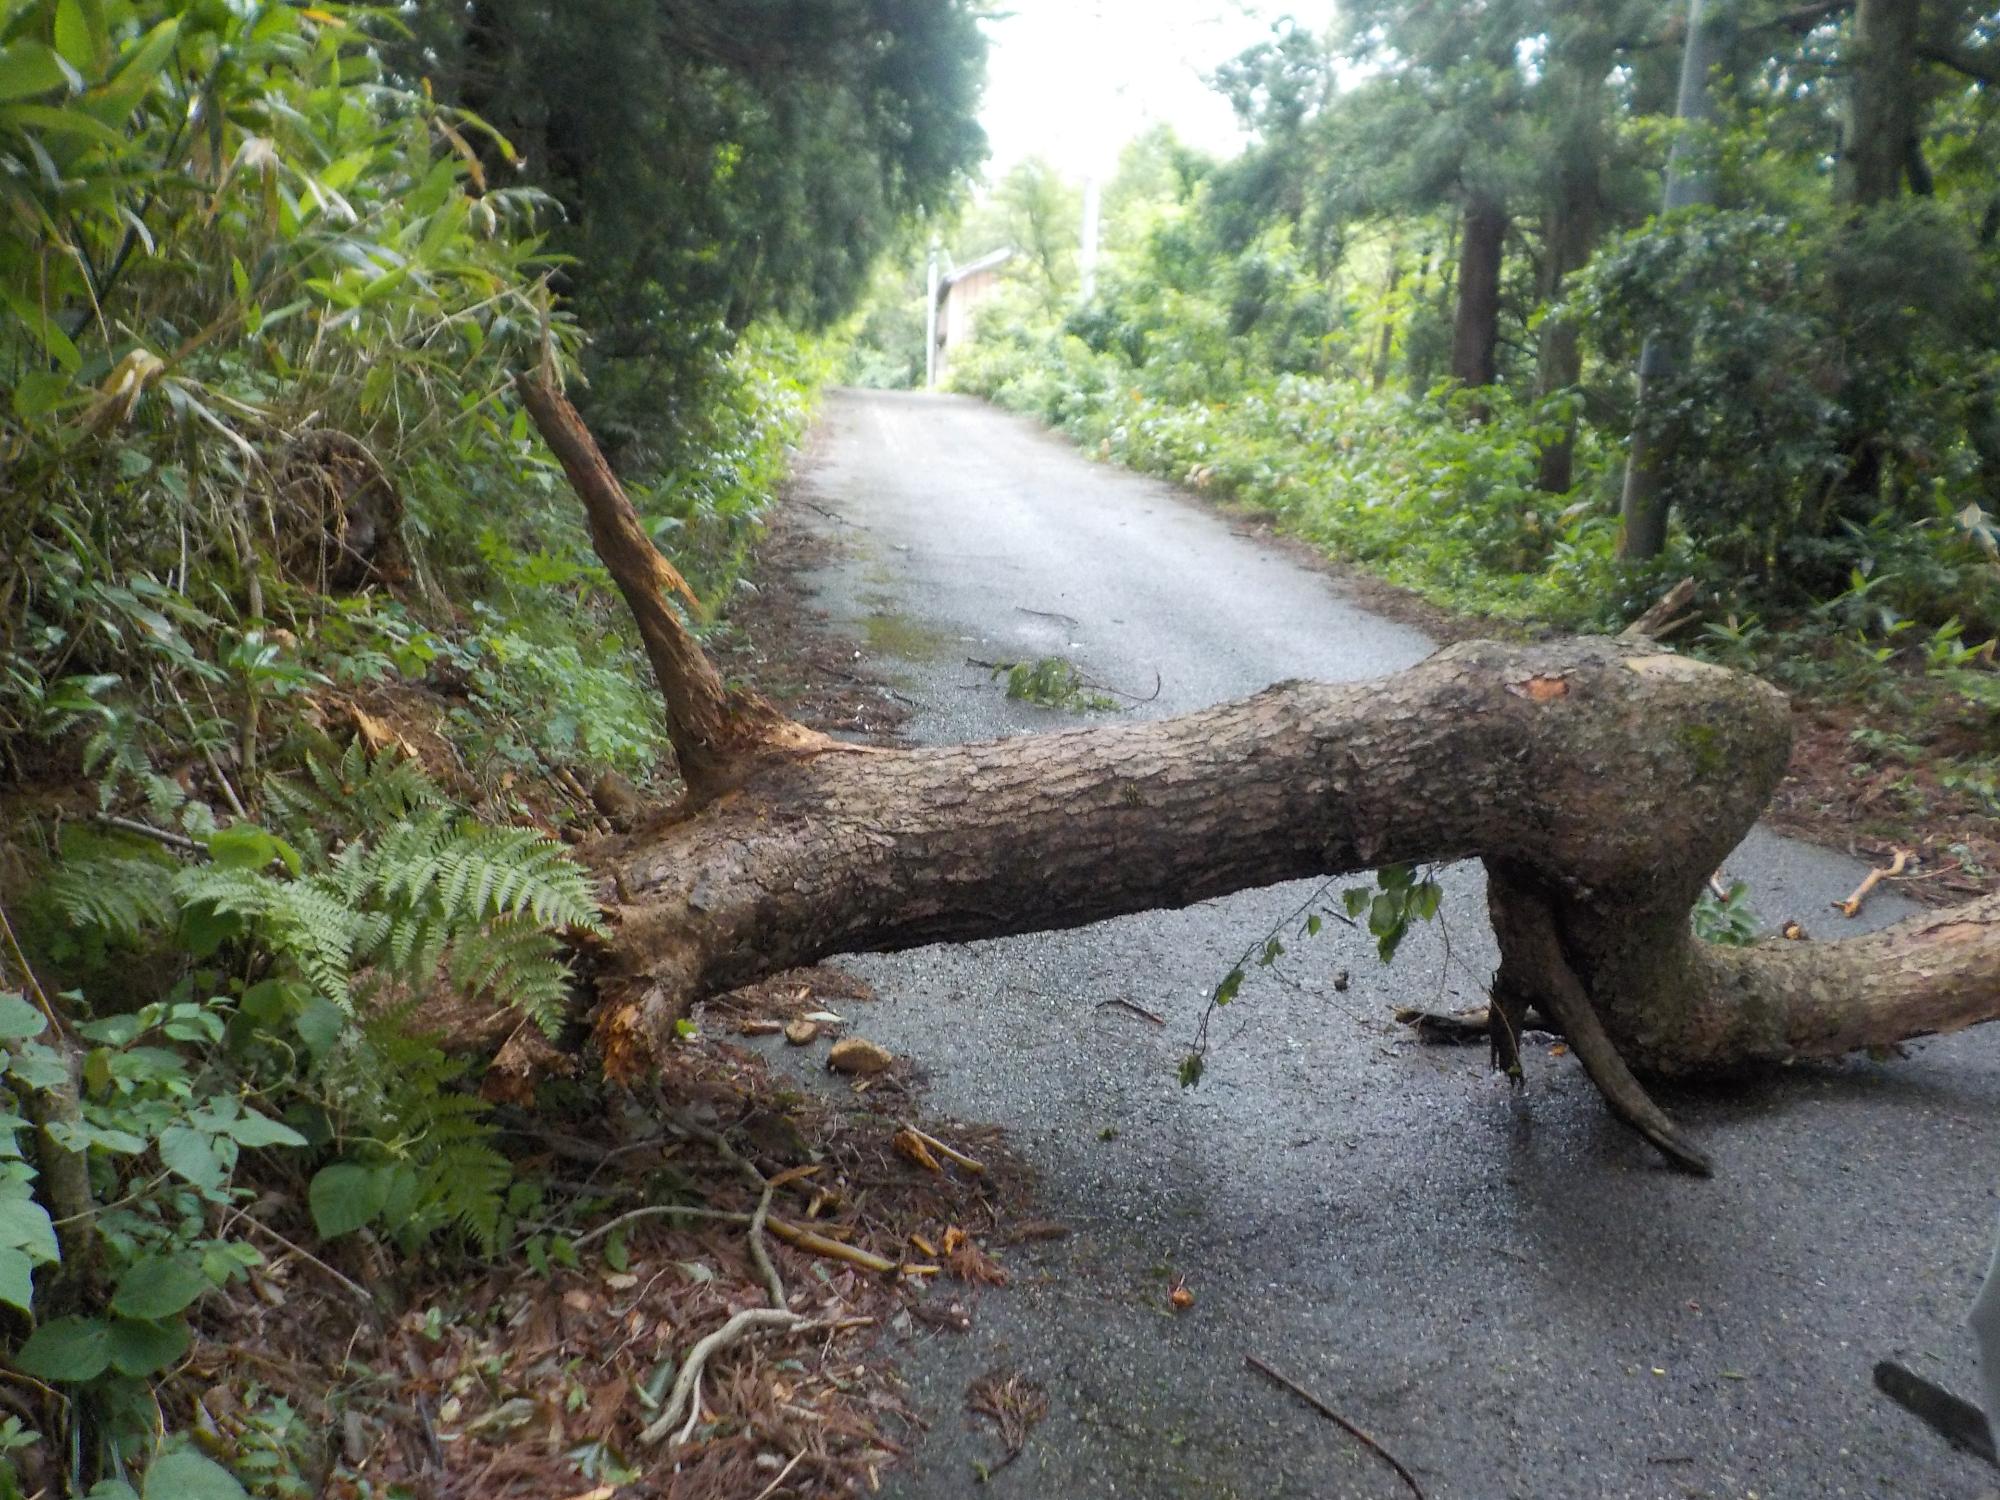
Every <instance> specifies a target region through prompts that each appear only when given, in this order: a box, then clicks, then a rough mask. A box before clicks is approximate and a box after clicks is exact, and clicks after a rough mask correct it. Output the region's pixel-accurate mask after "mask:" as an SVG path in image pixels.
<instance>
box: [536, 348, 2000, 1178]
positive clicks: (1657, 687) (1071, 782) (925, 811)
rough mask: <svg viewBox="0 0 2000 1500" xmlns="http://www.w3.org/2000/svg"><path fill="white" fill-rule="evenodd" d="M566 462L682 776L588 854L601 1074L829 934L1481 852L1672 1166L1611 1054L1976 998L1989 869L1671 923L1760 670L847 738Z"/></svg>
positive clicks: (1600, 1062)
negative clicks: (761, 687)
mask: <svg viewBox="0 0 2000 1500" xmlns="http://www.w3.org/2000/svg"><path fill="white" fill-rule="evenodd" d="M524 389H526V383H525V382H524ZM547 394H548V393H547V392H546V390H545V389H544V390H543V391H542V392H540V393H538V394H537V395H535V396H531V397H530V399H531V401H535V402H537V403H538V404H539V405H540V406H541V411H539V412H537V421H538V423H542V422H543V421H544V417H545V416H547V415H550V414H553V416H554V417H555V418H562V417H563V416H564V414H565V413H566V414H567V420H568V421H570V422H574V421H575V418H574V413H573V412H567V404H566V403H564V404H563V405H562V406H552V405H551V404H550V403H549V402H548V401H547V399H546V397H547ZM558 399H559V398H558ZM533 410H535V407H533V406H531V411H533ZM549 426H553V427H555V429H556V430H557V431H558V432H561V431H563V430H564V427H563V425H562V423H561V422H559V421H554V420H552V421H550V422H549V423H548V425H547V426H545V431H546V430H548V427H549ZM574 432H575V433H578V434H581V433H582V427H581V423H580V422H578V423H575V427H574ZM588 441H589V440H588V435H587V434H583V435H582V438H581V442H582V444H584V445H587V444H588ZM559 451H560V450H559ZM593 453H594V450H593V449H590V448H588V447H587V446H586V447H585V448H584V450H583V455H584V457H586V458H588V457H589V456H591V455H592V454H593ZM565 465H566V467H567V468H568V469H569V471H570V473H571V475H572V478H573V479H577V477H578V475H579V474H581V475H582V476H584V479H587V480H588V481H589V482H590V483H591V484H592V485H593V486H595V493H594V494H593V493H590V492H586V493H584V495H583V498H584V500H585V503H586V505H587V506H590V507H591V509H592V535H593V537H594V538H595V539H596V540H597V542H598V545H599V548H600V551H601V552H604V551H609V552H610V553H611V554H612V555H609V556H606V559H605V560H606V563H607V566H609V567H610V568H611V570H612V573H613V576H614V577H615V578H617V579H618V580H619V584H620V587H621V589H623V590H624V592H625V596H626V598H627V600H628V602H630V603H631V604H632V607H633V612H634V614H635V616H637V617H638V618H639V619H640V621H641V623H642V632H644V634H645V639H646V641H647V647H648V654H649V657H650V659H651V660H652V663H653V667H654V670H655V672H656V673H657V674H658V675H659V677H660V680H661V685H662V689H663V691H664V692H665V694H666V696H667V699H668V702H669V704H670V705H679V707H678V708H677V709H676V710H675V712H674V713H673V715H672V718H671V722H672V723H674V724H675V725H676V726H678V727H677V729H676V733H677V735H678V734H683V733H689V732H690V730H691V728H692V730H693V737H692V738H690V739H689V740H688V742H687V749H686V750H684V751H683V761H684V764H688V763H690V762H692V764H693V765H694V766H695V767H698V768H699V769H698V771H697V772H696V773H695V774H697V775H698V776H699V777H700V778H701V784H702V785H703V786H704V787H705V788H706V789H707V790H706V794H705V795H700V796H696V797H691V798H690V799H689V800H688V802H687V803H685V804H684V805H683V806H682V807H681V808H680V809H678V810H677V811H676V812H674V813H673V814H670V815H668V816H666V817H664V818H656V819H654V820H651V821H650V822H649V823H647V824H645V825H644V826H642V827H640V828H638V829H636V830H635V831H634V832H633V833H631V834H629V835H624V836H621V837H620V838H617V839H613V840H608V841H606V842H604V843H602V844H599V845H597V846H595V847H594V848H592V849H591V850H590V851H588V853H589V857H590V858H591V860H592V862H593V864H594V865H595V866H596V867H597V868H598V869H600V870H601V871H603V872H604V874H605V875H606V876H607V885H608V893H607V894H608V895H610V896H611V897H612V899H608V900H607V906H608V912H607V915H608V918H609V920H610V923H611V926H612V933H611V936H610V938H609V939H608V940H607V941H606V942H605V944H604V947H603V950H602V952H601V954H600V955H599V957H600V959H601V963H600V965H599V969H598V972H599V984H598V1005H597V1009H596V1013H595V1028H596V1036H597V1040H598V1043H599V1045H600V1048H601V1050H602V1054H603V1058H604V1064H605V1068H606V1071H607V1072H608V1073H610V1074H611V1075H612V1076H614V1077H626V1078H629V1077H632V1076H636V1075H638V1074H640V1073H643V1072H645V1071H646V1070H648V1069H649V1068H650V1067H651V1066H652V1065H653V1063H654V1061H655V1060H656V1059H657V1058H658V1057H659V1056H661V1055H662V1054H663V1052H664V1050H665V1049H666V1048H667V1047H668V1046H670V1045H671V1044H672V1042H673V1039H674V1036H675V1023H676V1022H677V1021H679V1020H680V1019H682V1018H683V1017H684V1016H685V1014H686V1012H687V1009H688V1007H689V1006H690V1005H691V1004H692V1003H694V1002H695V1001H696V1000H699V999H700V998H702V997H704V996H706V995H709V994H713V993H715V992H717V991H720V990H723V989H727V988H730V987H733V986H737V985H742V984H746V983H749V982H751V981H753V980H755V979H757V978H759V977H761V976H763V975H766V974H770V973H773V972H776V971H778V970H781V969H786V968H792V967H796V966H799V965H803V964H810V963H814V962H817V961H819V960H821V959H824V958H827V957H830V956H833V955H837V954H841V953H851V952H862V951H874V952H885V951H892V950H896V949H902V948H910V947H916V946H920V945H922V944H926V943H933V942H952V941H957V942H963V941H971V940H975V939H981V938H993V937H1005V936H1010V935H1014V934H1020V933H1027V932H1039V931H1047V930H1052V929H1057V928H1068V927H1078V926H1082V925H1085V924H1087V923H1091V922H1097V921H1102V920H1104V919H1106V918H1109V917H1115V916H1122V915H1127V914H1130V913H1134V912H1141V911H1149V910H1154V909H1163V908H1175V907H1183V906H1188V905H1191V904H1193V903H1195V902H1198V901H1204V900H1209V899H1211V898H1214V897H1217V896H1222V895H1227V894H1230V893H1232V892H1235V891H1239V890H1246V889H1250V888H1253V887H1259V886H1265V885H1271V884H1275V883H1278V882H1281V881H1286V880H1296V879H1304V878H1315V877H1320V878H1323V877H1326V876H1331V875H1339V874H1344V873H1349V872H1356V871H1362V870H1367V869H1372V868H1376V867H1378V866H1381V865H1385V864H1397V863H1418V862H1429V861H1444V860H1456V859H1464V858H1473V857H1477V858H1480V859H1482V860H1483V861H1484V862H1485V864H1486V867H1487V870H1488V874H1489V880H1490V884H1491V890H1492V893H1493V894H1492V900H1493V907H1494V916H1495V930H1496V935H1497V936H1498V938H1499V943H1500V951H1501V969H1500V976H1499V980H1498V983H1497V985H1496V990H1497V992H1498V993H1500V994H1502V995H1507V996H1513V997H1516V998H1517V999H1518V1000H1519V1001H1520V1002H1522V1003H1523V1004H1525V1003H1526V1002H1533V1003H1535V1004H1537V1005H1539V1006H1540V1007H1541V1008H1542V1009H1544V1010H1545V1011H1547V1012H1549V1013H1551V1014H1553V1015H1554V1016H1555V1017H1556V1018H1557V1019H1558V1020H1559V1021H1560V1022H1561V1023H1562V1024H1563V1026H1564V1029H1565V1030H1566V1031H1567V1032H1568V1033H1569V1034H1570V1040H1571V1045H1572V1047H1573V1048H1574V1049H1575V1050H1576V1052H1577V1055H1578V1057H1579V1059H1580V1060H1581V1061H1583V1062H1584V1064H1585V1066H1586V1069H1587V1070H1588V1072H1589V1074H1590V1076H1591V1078H1592V1081H1593V1082H1594V1083H1596V1084H1597V1085H1598V1087H1599V1088H1600V1090H1602V1091H1603V1092H1604V1094H1605V1096H1606V1099H1607V1101H1608V1102H1609V1103H1610V1105H1611V1107H1612V1108H1613V1110H1614V1112H1615V1113H1617V1114H1618V1116H1619V1118H1621V1119H1623V1120H1624V1121H1625V1122H1626V1123H1628V1124H1630V1125H1632V1126H1634V1128H1636V1129H1638V1130H1639V1131H1640V1132H1641V1133H1642V1134H1643V1135H1645V1136H1646V1137H1647V1139H1649V1140H1650V1141H1652V1142H1653V1143H1654V1144H1655V1145H1656V1146H1657V1147H1659V1149H1660V1150H1662V1152H1664V1153H1665V1154H1666V1155H1667V1156H1668V1158H1669V1159H1670V1160H1672V1161H1674V1162H1675V1163H1676V1164H1677V1165H1679V1166H1682V1167H1685V1168H1688V1169H1691V1170H1703V1169H1705V1167H1706V1159H1705V1158H1704V1157H1703V1156H1702V1154H1701V1153H1700V1151H1699V1150H1698V1149H1697V1148H1696V1147H1694V1146H1693V1145H1692V1144H1691V1143H1690V1142H1688V1140H1687V1139H1686V1137H1685V1136H1684V1135H1683V1134H1682V1132H1681V1131H1680V1130H1679V1129H1678V1127H1677V1126H1675V1125H1674V1124H1673V1122H1672V1121H1671V1120H1670V1119H1669V1118H1668V1117H1667V1116H1666V1115H1665V1114H1664V1112H1662V1111H1660V1110H1659V1109H1658V1107H1657V1106H1656V1105H1654V1104H1653V1103H1652V1101H1651V1100H1650V1099H1648V1098H1647V1096H1646V1095H1645V1093H1644V1091H1643V1089H1642V1088H1641V1087H1640V1085H1639V1084H1638V1082H1637V1079H1636V1076H1635V1074H1656V1075H1689V1074H1714V1073H1726V1072H1731V1071H1736V1070H1740V1069H1742V1068H1744V1067H1748V1066H1755V1065H1760V1064H1768V1063H1777V1062H1783V1061H1789V1060H1792V1059H1795V1058H1809V1057H1830V1056H1835V1055H1838V1054H1841V1053H1845V1052H1849V1051H1853V1050H1856V1049H1860V1048H1868V1047H1877V1046H1884V1045H1888V1044H1892V1043H1894V1042H1897V1041H1900V1040H1903V1039H1906V1038H1909V1037H1912V1036H1921V1035H1927V1034H1931V1033H1935V1032H1943V1031H1949V1030H1953V1029H1956V1028H1959V1027H1963V1026H1969V1025H1973V1024H1975V1023H1978V1022H1981V1021H1986V1020H1991V1019H1994V1018H1995V1017H1996V1016H2000V896H1996V897H1992V898H1988V899H1986V900H1984V901H1980V902H1975V903H1972V904H1971V905H1968V906H1965V907H1960V908H1957V909H1956V910H1954V911H1951V912H1945V913H1938V914H1932V915H1927V916H1922V917H1917V918H1913V919H1911V920H1909V921H1906V922H1904V923H1902V924H1900V925H1898V926H1896V927H1892V928H1889V929H1887V930H1885V931H1883V932H1880V933H1876V934H1873V935H1871V936H1868V937H1864V938H1859V939H1850V940H1847V941H1844V942H1840V943H1829V944H1801V943H1787V942H1782V941H1779V942H1771V943H1765V944H1760V945H1758V946H1756V947H1752V948H1720V947H1712V946H1710V945H1708V944H1705V943H1702V942H1699V941H1697V940H1696V939H1695V938H1694V936H1693V934H1692V931H1691V929H1690V924H1689V920H1688V913H1689V911H1690V909H1691V908H1692V906H1693V905H1694V902H1695V900H1696V899H1697V897H1698V896H1699V894H1700V892H1701V890H1702V888H1703V886H1704V884H1705V882H1706V880H1707V878H1708V876H1709V874H1710V873H1711V872H1712V871H1713V870H1714V869H1715V868H1716V866H1717V865H1718V864H1719V863H1720V862H1721V860H1722V859H1723V857H1724V856H1725V855H1726V854H1727V853H1728V852H1729V851H1730V850H1731V849H1733V848H1734V847H1735V846H1736V844H1737V843H1738V842H1739V841H1740V840H1741V838H1742V837H1743V835H1744V834H1745V833H1746V832H1747V831H1748V830H1749V828H1750V827H1751V825H1752V824H1753V823H1754V822H1755V820H1756V818H1757V815H1758V814H1759V813H1760V812H1761V811H1762V810H1763V807H1764V805H1765V803H1766V801H1767V799H1768V797H1769V795H1770V793H1771V790H1772V789H1773V787H1775V786H1776V785H1777V782H1778V779H1779V777H1780V776H1781V775H1782V774H1783V771H1784V767H1785V762H1786V759H1787V756H1788V752H1789V748H1790V721H1789V710H1788V708H1787V705H1786V702H1785V700H1784V698H1783V697H1782V696H1781V695H1780V694H1779V693H1778V692H1777V691H1776V690H1774V689H1772V688H1770V687H1769V686H1767V685H1766V684H1764V683H1762V682H1760V681H1758V680H1757V679H1755V678H1753V677H1749V676H1746V675H1744V674H1741V673H1736V672H1731V671H1727V670H1725V669H1723V668H1720V667H1715V666H1710V665H1707V664H1705V663H1702V662H1699V661H1695V660H1693V659H1691V658H1687V657H1681V656H1675V655H1673V654H1671V653H1669V652H1667V651H1665V650H1663V649H1662V648H1660V647H1659V646H1657V645H1655V644H1654V643H1653V642H1651V641H1650V640H1646V639H1643V638H1625V639H1603V638H1599V639H1584V640H1568V641H1555V642H1546V643H1537V644H1527V645H1518V644H1506V643H1498V642H1491V641H1474V642H1467V643H1464V644H1461V645H1456V646H1452V647H1449V648H1447V649H1445V650H1443V651H1440V652H1438V653H1437V654H1436V655H1434V656H1432V657H1430V658H1429V659H1428V660H1426V661H1424V662H1422V663H1420V664H1418V665H1417V666H1415V667H1413V668H1411V669H1410V670H1408V671H1406V672H1402V673H1400V674H1397V675H1396V676H1393V677H1388V678H1384V679H1381V680H1379V681H1375V682H1366V683H1345V684H1326V683H1311V682H1285V683H1280V684H1278V685H1277V686H1275V687H1271V688H1267V689H1266V690H1265V691H1263V692H1262V693H1259V694H1257V695H1256V696H1254V697H1251V698H1248V699H1245V700H1243V701H1241V702H1237V703H1227V704H1221V705H1218V706H1216V707H1213V708H1208V709H1203V710H1201V711H1199V712H1196V713H1192V714H1187V715H1184V716H1182V717H1180V718H1175V719H1166V720H1160V721H1155V722H1151V723H1124V724H1116V725H1111V726H1109V727H1104V728H1093V729H1077V730H1067V731H1062V732H1058V733H1052V734H1044V735H1036V736H1029V737H1024V738H1017V739H1011V740H1004V741H996V742H989V743H983V744H971V745H952V746H943V747H929V748H921V749H910V750H877V751H871V752H868V753H865V754H847V753H826V752H830V751H851V750H853V749H854V748H855V747H852V746H848V745H843V744H840V743H838V742H836V741H832V740H828V739H826V738H824V737H823V736H819V735H816V734H813V733H812V732H810V731H807V730H805V729H803V728H801V727H799V726H797V725H793V724H790V723H789V722H788V721H786V720H784V719H783V718H782V717H781V716H779V715H778V714H777V712H776V710H775V709H772V708H771V707H770V706H769V705H768V704H765V703H763V702H762V700H760V699H759V700H751V699H748V698H746V697H745V696H743V695H731V694H727V693H725V692H724V691H723V689H722V686H721V683H720V679H719V678H718V677H716V675H715V673H714V669H713V667H711V666H710V665H709V664H708V662H707V661H706V659H705V658H703V657H702V655H701V653H700V649H699V647H698V646H697V645H696V644H695V643H694V641H693V639H692V637H691V636H690V635H689V634H688V633H687V631H686V629H685V627H684V626H682V625H681V623H680V621H679V619H678V618H677V617H675V616H674V614H673V612H672V610H671V609H670V608H669V607H668V606H667V604H666V602H665V600H664V598H663V597H662V595H661V590H662V588H663V587H668V586H671V585H670V584H669V583H667V581H666V579H667V575H668V574H669V573H670V572H671V570H669V569H666V565H665V563H664V561H663V560H661V559H658V558H657V555H656V554H653V553H652V548H651V544H650V542H648V541H647V540H646V538H645V534H644V532H643V531H642V530H640V529H639V527H638V524H637V518H636V517H634V516H632V514H631V510H630V506H629V504H626V503H625V501H624V497H623V494H622V492H621V491H618V490H616V489H615V485H616V481H615V479H610V477H609V471H608V469H602V470H601V472H600V469H601V460H598V467H597V468H593V467H592V466H591V465H589V464H588V463H581V464H579V463H573V462H572V461H571V456H570V455H569V454H565ZM607 481H608V482H607ZM578 483H579V489H580V490H581V489H582V488H583V480H581V479H580V480H578ZM620 507H622V512H621V510H620ZM600 513H603V514H600ZM614 557H615V558H616V561H614ZM649 557H650V558H651V560H650V561H649V560H648V559H649ZM673 576H675V577H677V576H678V575H673ZM649 619H650V620H652V621H653V624H652V625H651V627H650V629H648V628H647V625H646V622H647V621H648V620H649ZM656 641H657V642H658V646H657V648H656ZM746 705H747V706H746ZM676 745H677V748H678V747H679V746H680V745H681V741H680V740H679V739H678V738H677V740H676ZM1517 1008H1518V1007H1517Z"/></svg>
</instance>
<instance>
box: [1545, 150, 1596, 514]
mask: <svg viewBox="0 0 2000 1500" xmlns="http://www.w3.org/2000/svg"><path fill="white" fill-rule="evenodd" d="M1593 165H1594V164H1593ZM1596 238H1597V180H1596V174H1595V173H1594V172H1591V173H1587V174H1586V173H1584V172H1582V171H1575V172H1566V173H1565V174H1564V177H1563V183H1562V188H1561V192H1560V195H1559V197H1558V198H1557V201H1556V203H1555V204H1554V205H1553V206H1552V207H1551V209H1550V211H1549V215H1548V221H1547V232H1546V233H1545V234H1544V236H1543V245H1542V278H1541V287H1540V292H1541V303H1542V306H1543V307H1544V308H1548V307H1553V306H1554V305H1555V303H1556V301H1557V300H1558V299H1559V298H1560V297H1561V296H1562V292H1563V283H1564V282H1565V281H1566V280H1567V279H1568V277H1569V275H1570V273H1571V272H1572V271H1577V270H1580V269H1582V267H1583V263H1584V262H1585V261H1586V260H1588V259H1589V258H1590V247H1591V245H1592V244H1593V243H1594V242H1595V240H1596ZM1538 352H1539V359H1538V363H1537V366H1536V370H1535V394H1536V395H1537V396H1540V397H1544V398H1546V397H1549V396H1553V395H1555V394H1556V393H1557V392H1559V391H1566V390H1570V389H1571V388H1573V387H1574V386H1575V385H1576V384H1577V382H1578V381H1580V380H1581V379H1582V378H1583V341H1582V338H1581V336H1580V330H1579V329H1578V328H1577V326H1576V324H1575V323H1574V322H1573V321H1572V320H1570V319H1568V318H1559V317H1547V316H1545V317H1544V318H1543V319H1542V327H1541V348H1540V350H1539V351H1538ZM1575 454H1576V417H1575V416H1574V414H1572V415H1571V417H1570V419H1569V421H1568V422H1567V423H1566V424H1565V426H1564V429H1563V432H1562V435H1561V436H1560V437H1558V438H1556V439H1555V440H1554V441H1553V442H1551V443H1549V444H1548V445H1547V446H1546V447H1544V448H1543V449H1542V454H1541V460H1540V463H1539V465H1538V468H1537V472H1536V476H1535V484H1536V487H1537V488H1538V489H1540V490H1542V491H1543V492H1544V493H1545V494H1551V495H1561V494H1566V493H1567V492H1568V490H1569V488H1570V486H1571V485H1572V484H1574V483H1575V482H1576V478H1575V473H1574V459H1575Z"/></svg>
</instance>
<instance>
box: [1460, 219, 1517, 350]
mask: <svg viewBox="0 0 2000 1500" xmlns="http://www.w3.org/2000/svg"><path fill="white" fill-rule="evenodd" d="M1506 245H1507V209H1506V205H1504V204H1503V203H1502V202H1501V201H1500V200H1499V199H1498V198H1496V197H1494V196H1492V195H1491V194H1489V193H1485V192H1475V193H1473V194H1471V195H1470V196H1469V197H1468V198H1467V199H1466V201H1465V213H1464V224H1463V227H1462V229H1461V231H1460V238H1459V252H1458V306H1457V309H1456V311H1455V312H1454V314H1453V317H1452V325H1451V374H1452V379H1454V380H1456V381H1457V382H1458V383H1459V384H1460V385H1465V386H1485V385H1491V384H1493V382H1494V381H1496V380H1498V379H1499V378H1500V374H1499V370H1500V366H1499V361H1498V355H1499V348H1500V268H1501V263H1502V256H1503V252H1504V251H1505V249H1506Z"/></svg>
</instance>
